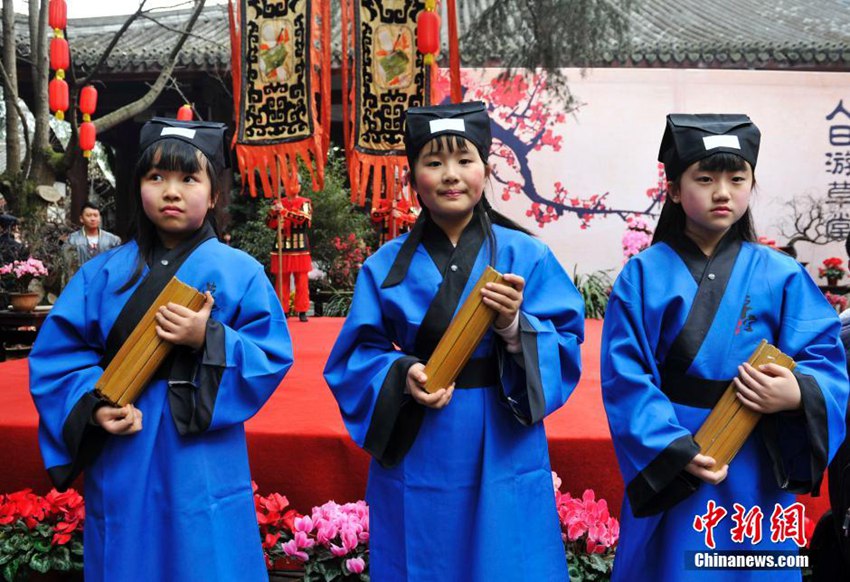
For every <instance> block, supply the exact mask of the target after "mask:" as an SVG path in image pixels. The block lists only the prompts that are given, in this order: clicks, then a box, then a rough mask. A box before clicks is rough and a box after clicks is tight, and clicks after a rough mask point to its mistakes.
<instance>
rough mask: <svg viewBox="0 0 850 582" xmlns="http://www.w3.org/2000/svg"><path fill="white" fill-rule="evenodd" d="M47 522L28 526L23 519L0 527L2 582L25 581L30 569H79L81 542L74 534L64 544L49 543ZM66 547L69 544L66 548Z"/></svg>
mask: <svg viewBox="0 0 850 582" xmlns="http://www.w3.org/2000/svg"><path fill="white" fill-rule="evenodd" d="M53 534H54V529H53V526H52V525H50V524H47V523H40V524H38V525H37V526H36V527H34V528H29V527H28V526H27V525H26V524H25V523H24V521H23V520H18V521H16V522H14V523H11V524H9V525H5V526H0V566H2V575H3V579H4V580H5V581H6V582H17V581H21V580H28V579H29V577H30V573H31V572H39V573H42V574H44V573H45V572H48V571H50V570H54V571H58V572H75V571H82V569H83V545H82V542H81V541H80V536H79V534H77V535H76V536H75V538H74V539H73V540H72V542H70V543H68V544H66V545H55V544H52V543H51V538H52V537H53ZM69 546H70V547H69Z"/></svg>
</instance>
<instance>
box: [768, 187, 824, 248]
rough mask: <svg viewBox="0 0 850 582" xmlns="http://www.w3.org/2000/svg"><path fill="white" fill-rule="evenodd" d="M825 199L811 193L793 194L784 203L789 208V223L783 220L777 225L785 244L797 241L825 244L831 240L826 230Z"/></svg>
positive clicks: (789, 244) (793, 243)
mask: <svg viewBox="0 0 850 582" xmlns="http://www.w3.org/2000/svg"><path fill="white" fill-rule="evenodd" d="M824 203H825V200H824V199H823V198H816V197H815V196H813V195H812V194H806V195H801V196H795V197H794V198H792V199H791V200H789V201H788V202H786V203H785V206H787V207H788V208H789V210H790V215H791V217H792V218H791V225H790V226H789V225H788V223H787V222H783V223H782V224H780V225H779V234H781V235H782V236H783V237H785V238H787V239H788V243H787V246H789V247H790V246H794V245H795V244H796V243H798V242H807V243H811V244H813V245H825V244H827V243H829V242H831V240H832V239H830V237H829V235H828V234H827V231H826V222H827V213H826V212H825V209H824Z"/></svg>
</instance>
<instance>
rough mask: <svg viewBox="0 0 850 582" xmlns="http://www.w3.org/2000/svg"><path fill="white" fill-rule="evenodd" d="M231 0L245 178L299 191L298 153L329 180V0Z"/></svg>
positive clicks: (318, 182)
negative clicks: (326, 167)
mask: <svg viewBox="0 0 850 582" xmlns="http://www.w3.org/2000/svg"><path fill="white" fill-rule="evenodd" d="M238 2H239V3H238V6H235V5H234V0H231V2H230V40H231V51H232V55H233V60H232V67H233V70H232V73H233V103H234V111H235V118H236V131H235V134H234V136H233V146H234V148H235V150H236V159H237V160H238V163H239V171H240V173H241V174H242V183H243V184H247V185H248V189H249V190H250V192H251V196H256V195H257V175H259V183H260V186H261V187H262V191H263V193H264V194H265V196H266V197H271V196H277V195H278V193H279V185H280V184H283V187H284V190H285V192H286V194H287V196H295V195H297V194H298V192H299V191H300V186H299V183H298V159H299V158H300V159H301V160H303V162H304V163H305V164H306V166H307V168H309V170H310V177H311V179H312V182H313V189H314V190H320V189H321V188H322V187H323V184H324V173H325V163H326V161H327V154H328V145H329V143H330V112H331V101H330V96H331V83H330V79H331V77H330V75H331V45H330V27H331V19H330V3H329V2H330V0H278V1H275V0H238Z"/></svg>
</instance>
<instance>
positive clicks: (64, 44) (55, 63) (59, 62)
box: [50, 36, 71, 71]
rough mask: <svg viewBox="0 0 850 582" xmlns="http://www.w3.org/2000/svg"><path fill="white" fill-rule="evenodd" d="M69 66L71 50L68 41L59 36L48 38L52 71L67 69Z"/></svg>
mask: <svg viewBox="0 0 850 582" xmlns="http://www.w3.org/2000/svg"><path fill="white" fill-rule="evenodd" d="M69 66H71V52H70V50H69V49H68V41H67V40H65V39H64V38H63V37H61V36H54V37H53V38H51V39H50V68H51V69H53V70H54V71H58V70H60V69H63V70H64V69H67V68H68V67H69Z"/></svg>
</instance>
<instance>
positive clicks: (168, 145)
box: [139, 139, 208, 174]
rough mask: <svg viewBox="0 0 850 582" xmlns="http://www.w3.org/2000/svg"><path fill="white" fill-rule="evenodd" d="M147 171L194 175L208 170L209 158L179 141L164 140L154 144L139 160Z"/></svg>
mask: <svg viewBox="0 0 850 582" xmlns="http://www.w3.org/2000/svg"><path fill="white" fill-rule="evenodd" d="M139 161H140V165H142V166H144V167H146V168H147V169H152V168H156V169H158V170H165V171H168V172H184V173H186V174H194V173H196V172H200V171H202V170H206V169H207V164H208V162H207V158H206V156H205V155H204V154H203V152H201V150H199V149H198V148H196V147H194V146H192V145H189V144H188V143H186V142H184V141H181V140H179V139H164V140H162V141H158V142H156V143H154V144H152V145H151V146H150V147H149V148H148V149H147V150H146V151H145V153H144V155H143V156H142V159H141V160H139Z"/></svg>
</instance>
